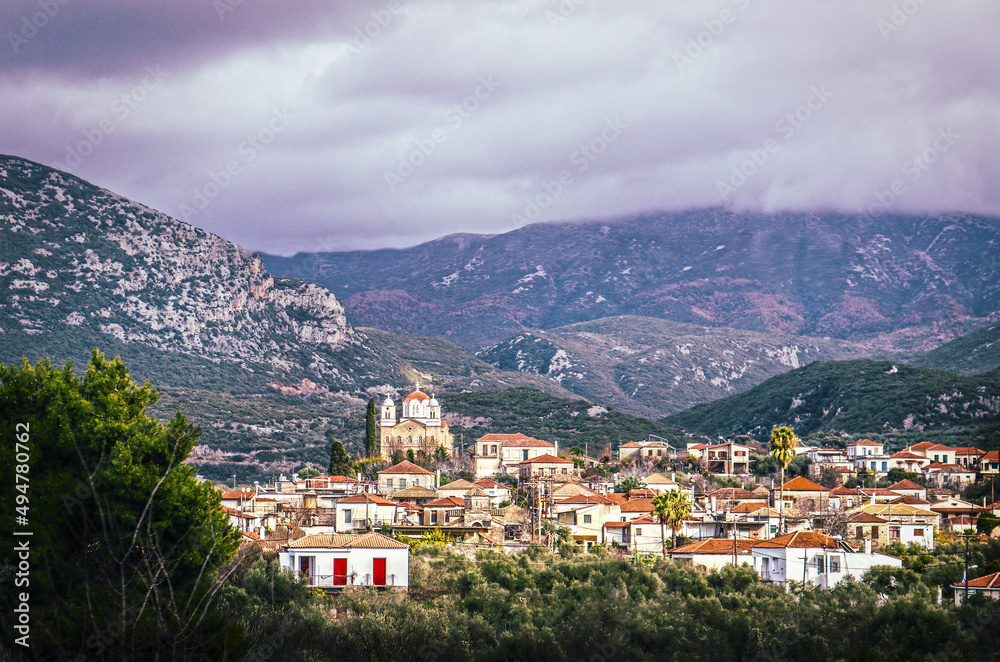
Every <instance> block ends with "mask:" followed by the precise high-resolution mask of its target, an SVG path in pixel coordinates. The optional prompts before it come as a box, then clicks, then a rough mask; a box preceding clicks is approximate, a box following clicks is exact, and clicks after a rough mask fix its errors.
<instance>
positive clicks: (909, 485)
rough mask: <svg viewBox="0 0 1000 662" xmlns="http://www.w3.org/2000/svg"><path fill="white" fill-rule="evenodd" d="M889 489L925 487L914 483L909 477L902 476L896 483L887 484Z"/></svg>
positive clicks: (922, 488) (917, 488)
mask: <svg viewBox="0 0 1000 662" xmlns="http://www.w3.org/2000/svg"><path fill="white" fill-rule="evenodd" d="M889 489H890V490H926V489H927V488H926V487H924V486H923V485H918V484H916V483H914V482H913V481H912V480H910V479H909V478H904V479H903V480H901V481H899V482H898V483H893V484H892V485H890V486H889Z"/></svg>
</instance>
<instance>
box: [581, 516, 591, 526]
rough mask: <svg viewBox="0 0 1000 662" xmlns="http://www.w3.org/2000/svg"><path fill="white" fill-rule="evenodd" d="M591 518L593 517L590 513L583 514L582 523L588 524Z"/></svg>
mask: <svg viewBox="0 0 1000 662" xmlns="http://www.w3.org/2000/svg"><path fill="white" fill-rule="evenodd" d="M592 519H593V516H592V515H584V516H583V523H584V524H590V523H591V520H592Z"/></svg>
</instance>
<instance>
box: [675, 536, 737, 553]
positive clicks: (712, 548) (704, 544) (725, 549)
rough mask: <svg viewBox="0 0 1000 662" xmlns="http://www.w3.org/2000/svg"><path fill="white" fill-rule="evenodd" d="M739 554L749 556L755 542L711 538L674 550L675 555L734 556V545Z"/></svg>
mask: <svg viewBox="0 0 1000 662" xmlns="http://www.w3.org/2000/svg"><path fill="white" fill-rule="evenodd" d="M734 542H735V544H736V553H737V554H747V555H749V554H750V553H751V552H750V549H751V547H753V542H752V541H750V540H735V541H734V540H732V539H731V538H709V539H708V540H699V541H698V542H693V543H691V544H689V545H684V546H682V547H678V548H677V549H675V550H673V553H674V554H728V555H729V556H732V555H733V543H734Z"/></svg>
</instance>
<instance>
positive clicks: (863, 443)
mask: <svg viewBox="0 0 1000 662" xmlns="http://www.w3.org/2000/svg"><path fill="white" fill-rule="evenodd" d="M847 445H848V446H884V445H885V444H880V443H878V442H875V441H872V440H871V439H862V440H861V441H852V442H851V443H849V444H847Z"/></svg>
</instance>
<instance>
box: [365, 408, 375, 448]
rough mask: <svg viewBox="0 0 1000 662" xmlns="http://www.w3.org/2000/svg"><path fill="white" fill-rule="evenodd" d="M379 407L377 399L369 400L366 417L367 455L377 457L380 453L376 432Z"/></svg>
mask: <svg viewBox="0 0 1000 662" xmlns="http://www.w3.org/2000/svg"><path fill="white" fill-rule="evenodd" d="M377 411H378V407H377V406H376V405H375V398H368V412H367V414H366V415H365V455H366V456H367V457H375V455H376V453H377V451H378V448H377V446H378V433H377V432H376V431H375V414H376V412H377Z"/></svg>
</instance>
